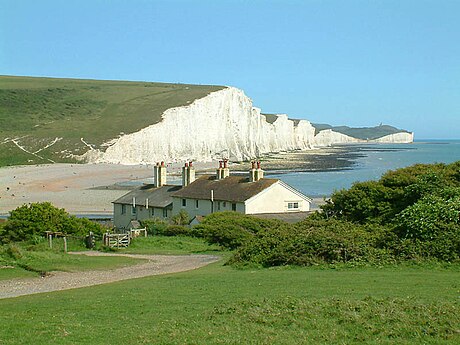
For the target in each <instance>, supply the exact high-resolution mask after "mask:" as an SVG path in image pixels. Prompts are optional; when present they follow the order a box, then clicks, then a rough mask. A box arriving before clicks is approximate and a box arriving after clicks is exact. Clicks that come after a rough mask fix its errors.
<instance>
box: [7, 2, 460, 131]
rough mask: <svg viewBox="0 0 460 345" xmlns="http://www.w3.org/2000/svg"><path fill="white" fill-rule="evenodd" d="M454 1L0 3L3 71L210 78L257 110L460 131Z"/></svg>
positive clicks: (459, 36) (457, 5)
mask: <svg viewBox="0 0 460 345" xmlns="http://www.w3.org/2000/svg"><path fill="white" fill-rule="evenodd" d="M459 18H460V0H451V1H449V0H432V1H427V0H381V1H378V0H368V1H364V0H336V1H334V0H330V1H326V0H324V1H320V0H303V1H290V0H283V1H282V0H280V1H274V0H264V1H258V0H252V1H249V0H246V1H241V0H240V1H238V0H233V1H227V0H209V1H205V0H194V1H192V0H188V1H187V0H167V1H166V0H164V1H160V0H158V1H155V0H125V1H121V0H110V1H109V0H59V1H57V0H55V1H51V0H40V1H37V0H0V74H1V75H21V76H47V77H66V78H85V79H87V78H89V79H110V80H139V81H158V82H180V83H189V84H215V85H228V86H235V87H238V88H240V89H243V90H244V92H245V94H246V95H247V96H249V97H250V98H251V99H252V100H253V103H254V106H256V107H259V108H261V109H262V112H264V113H284V114H288V115H289V117H291V118H297V119H307V120H309V121H311V122H314V123H328V124H332V125H348V126H355V127H368V126H376V125H379V124H380V123H383V124H390V125H393V126H396V127H398V128H403V129H406V130H409V131H413V132H414V133H415V138H416V139H434V138H438V139H458V138H460V19H459Z"/></svg>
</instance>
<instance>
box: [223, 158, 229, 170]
mask: <svg viewBox="0 0 460 345" xmlns="http://www.w3.org/2000/svg"><path fill="white" fill-rule="evenodd" d="M224 168H228V159H225V160H224Z"/></svg>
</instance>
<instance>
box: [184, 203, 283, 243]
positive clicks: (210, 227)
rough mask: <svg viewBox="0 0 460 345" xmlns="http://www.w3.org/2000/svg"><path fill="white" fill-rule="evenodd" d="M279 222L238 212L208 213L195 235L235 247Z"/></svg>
mask: <svg viewBox="0 0 460 345" xmlns="http://www.w3.org/2000/svg"><path fill="white" fill-rule="evenodd" d="M275 223H278V222H276V221H273V220H264V219H258V218H255V217H251V216H248V215H244V214H241V213H237V212H230V211H228V212H217V213H213V214H210V215H208V216H207V217H206V218H205V220H204V221H203V222H202V223H201V224H199V225H196V226H195V227H194V228H193V232H192V233H193V235H194V236H197V237H203V238H204V239H206V240H207V241H208V242H209V243H211V244H214V243H215V244H219V245H221V246H223V247H225V248H229V249H235V248H238V247H239V246H241V245H242V244H244V243H245V242H247V241H249V240H250V239H251V238H252V237H253V236H254V234H256V233H258V232H259V231H261V230H262V229H264V228H267V227H270V226H272V225H273V224H275Z"/></svg>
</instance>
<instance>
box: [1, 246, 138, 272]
mask: <svg viewBox="0 0 460 345" xmlns="http://www.w3.org/2000/svg"><path fill="white" fill-rule="evenodd" d="M53 243H54V247H53V249H49V248H46V244H45V243H39V244H38V245H28V244H14V245H11V246H3V247H1V248H0V266H1V267H3V268H0V280H3V279H11V278H20V277H30V276H37V275H39V274H40V273H42V272H51V271H66V272H72V271H85V270H106V269H113V268H117V267H124V266H128V265H134V264H138V263H140V262H142V261H144V260H141V259H134V258H128V257H112V256H110V257H109V256H106V257H104V256H100V257H91V256H85V255H73V254H66V253H64V252H63V245H62V239H60V240H54V241H53ZM69 248H70V250H71V249H72V246H69ZM73 248H74V249H78V250H80V249H81V246H77V245H74V246H73Z"/></svg>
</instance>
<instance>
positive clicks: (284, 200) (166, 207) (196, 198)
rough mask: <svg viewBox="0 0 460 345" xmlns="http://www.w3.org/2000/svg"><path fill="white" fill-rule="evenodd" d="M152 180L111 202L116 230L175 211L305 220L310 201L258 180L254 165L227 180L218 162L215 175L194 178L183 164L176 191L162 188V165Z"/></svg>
mask: <svg viewBox="0 0 460 345" xmlns="http://www.w3.org/2000/svg"><path fill="white" fill-rule="evenodd" d="M153 179H154V181H153V184H148V185H143V186H141V187H139V188H137V189H135V190H133V191H131V192H129V193H128V194H126V195H124V196H122V197H121V198H119V199H117V200H115V201H114V202H113V205H114V225H115V226H116V227H117V228H119V229H129V228H130V227H132V225H131V224H132V221H134V220H137V221H140V220H144V219H148V218H153V217H158V218H163V219H169V218H171V217H172V216H174V215H176V214H178V213H179V212H180V211H181V210H185V211H186V212H187V214H188V215H189V216H190V218H196V217H198V218H199V216H206V215H208V214H210V213H213V212H220V211H235V212H240V213H244V214H252V215H259V216H261V217H263V216H268V217H270V216H273V217H275V218H276V215H286V214H287V213H302V214H303V216H305V212H306V211H309V210H310V204H311V201H312V200H311V199H310V198H308V197H306V196H305V195H303V194H302V193H300V192H299V191H297V190H295V189H294V188H292V187H291V186H289V185H287V184H286V183H284V182H283V181H281V180H279V179H271V178H264V172H263V170H262V169H261V167H260V162H258V163H257V165H256V163H255V162H253V163H252V168H251V169H250V170H249V176H241V175H240V176H239V175H230V169H229V168H228V162H227V161H221V162H219V168H218V169H217V170H216V174H215V175H203V176H201V177H198V178H195V168H194V167H193V164H192V162H190V163H185V166H184V167H183V168H182V185H168V184H167V183H166V179H167V173H166V166H165V165H164V162H162V163H161V164H158V163H157V165H156V166H154V169H153ZM280 218H282V217H280Z"/></svg>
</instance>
